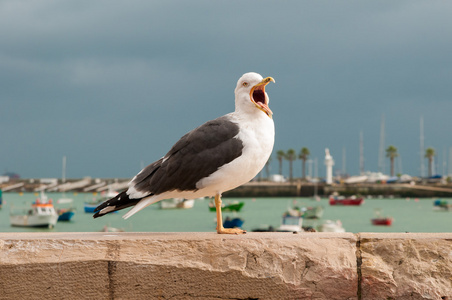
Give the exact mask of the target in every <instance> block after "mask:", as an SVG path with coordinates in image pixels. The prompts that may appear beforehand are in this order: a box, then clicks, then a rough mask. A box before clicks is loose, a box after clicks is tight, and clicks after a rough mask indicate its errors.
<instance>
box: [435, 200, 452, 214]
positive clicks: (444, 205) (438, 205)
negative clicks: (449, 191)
mask: <svg viewBox="0 0 452 300" xmlns="http://www.w3.org/2000/svg"><path fill="white" fill-rule="evenodd" d="M433 210H436V211H452V204H449V202H447V201H446V200H441V199H436V200H435V201H434V202H433Z"/></svg>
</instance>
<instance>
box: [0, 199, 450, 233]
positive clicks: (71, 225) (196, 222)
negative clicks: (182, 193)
mask: <svg viewBox="0 0 452 300" xmlns="http://www.w3.org/2000/svg"><path fill="white" fill-rule="evenodd" d="M47 196H48V198H50V199H52V200H53V203H54V205H55V207H56V208H59V207H61V208H65V207H66V208H67V207H69V206H71V205H72V206H73V207H74V208H75V209H76V213H75V215H74V217H73V218H72V220H71V221H69V222H58V223H57V224H56V226H55V227H54V228H52V229H47V228H28V227H12V226H11V225H10V220H9V214H10V210H11V208H17V207H30V205H31V203H32V202H33V201H34V200H35V199H36V198H37V197H39V195H37V194H33V193H23V194H19V193H4V194H3V202H4V203H3V207H2V209H1V210H0V232H20V231H28V232H33V231H36V232H38V231H48V232H95V231H101V230H102V229H103V228H104V226H109V227H114V228H117V229H122V230H124V231H127V232H132V231H133V232H206V231H207V232H213V231H215V227H216V223H215V222H216V220H215V218H216V215H215V213H214V212H210V211H209V208H208V204H209V201H210V200H209V199H207V198H206V199H204V200H196V202H195V205H194V207H193V208H190V209H166V210H163V209H160V208H159V205H158V203H156V204H153V205H151V206H149V207H147V208H145V209H143V210H142V211H140V212H138V213H137V214H135V215H133V216H132V217H131V218H129V219H128V220H124V219H123V218H122V215H124V214H125V212H126V211H127V209H126V210H123V211H119V212H118V213H112V214H109V215H106V216H104V217H101V218H97V219H93V217H92V214H91V213H85V212H84V208H83V205H84V202H85V201H89V200H91V199H92V198H93V197H95V196H94V195H93V194H90V193H81V194H72V193H68V194H66V195H65V197H66V198H72V199H73V203H72V204H57V203H56V202H57V200H58V199H59V198H61V197H63V195H62V194H61V193H48V194H47ZM234 200H239V201H244V202H245V205H244V207H243V208H242V210H241V211H240V212H239V213H223V217H226V216H230V217H234V216H238V217H240V218H242V219H243V220H245V223H244V225H243V228H244V229H246V230H248V231H252V230H253V229H255V228H261V227H265V226H267V227H268V225H272V226H273V227H278V226H279V225H280V223H281V217H282V215H283V214H284V212H285V211H287V209H288V208H290V207H293V206H294V204H296V205H297V206H299V207H303V206H316V205H321V206H323V207H324V214H323V217H322V218H321V219H319V220H316V221H315V223H314V224H313V225H314V226H315V225H320V224H321V223H322V222H324V221H325V220H333V221H336V220H340V221H341V222H342V224H343V227H344V228H345V230H346V231H347V232H353V233H358V232H451V231H452V212H451V211H435V210H434V209H433V202H434V200H436V199H431V198H429V199H423V198H420V199H414V198H411V199H410V198H406V199H405V198H404V199H400V198H394V199H365V202H364V203H363V204H362V205H360V206H330V205H329V203H328V199H327V198H322V199H321V200H320V201H315V200H313V199H311V198H255V199H254V198H226V197H225V198H223V202H227V201H234ZM442 200H447V201H449V203H452V199H444V198H443V199H442ZM377 210H378V211H380V212H381V214H382V215H383V216H390V217H393V218H394V221H393V223H392V225H391V226H374V225H372V224H371V219H372V218H373V217H374V216H375V212H376V211H377Z"/></svg>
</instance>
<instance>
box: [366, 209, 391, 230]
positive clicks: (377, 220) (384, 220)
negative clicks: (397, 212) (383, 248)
mask: <svg viewBox="0 0 452 300" xmlns="http://www.w3.org/2000/svg"><path fill="white" fill-rule="evenodd" d="M392 221H394V218H392V217H387V216H383V215H382V214H381V209H378V208H377V209H375V217H374V218H373V219H371V220H370V222H371V223H372V225H377V226H391V225H392Z"/></svg>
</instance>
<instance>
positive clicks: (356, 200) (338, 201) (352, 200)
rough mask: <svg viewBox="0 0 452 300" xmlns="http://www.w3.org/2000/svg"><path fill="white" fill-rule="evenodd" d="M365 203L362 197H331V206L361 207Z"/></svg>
mask: <svg viewBox="0 0 452 300" xmlns="http://www.w3.org/2000/svg"><path fill="white" fill-rule="evenodd" d="M363 202H364V198H362V197H355V196H352V197H349V198H346V197H343V196H330V205H355V206H358V205H361V204H362V203H363Z"/></svg>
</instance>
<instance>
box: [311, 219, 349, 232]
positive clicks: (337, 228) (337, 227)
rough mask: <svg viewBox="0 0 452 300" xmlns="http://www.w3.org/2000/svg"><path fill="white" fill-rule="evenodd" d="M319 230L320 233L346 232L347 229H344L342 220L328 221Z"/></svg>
mask: <svg viewBox="0 0 452 300" xmlns="http://www.w3.org/2000/svg"><path fill="white" fill-rule="evenodd" d="M317 229H318V231H320V232H345V229H344V227H342V222H341V221H340V220H337V221H332V220H326V221H325V223H323V224H322V225H320V226H319V227H318V228H317Z"/></svg>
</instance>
